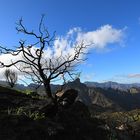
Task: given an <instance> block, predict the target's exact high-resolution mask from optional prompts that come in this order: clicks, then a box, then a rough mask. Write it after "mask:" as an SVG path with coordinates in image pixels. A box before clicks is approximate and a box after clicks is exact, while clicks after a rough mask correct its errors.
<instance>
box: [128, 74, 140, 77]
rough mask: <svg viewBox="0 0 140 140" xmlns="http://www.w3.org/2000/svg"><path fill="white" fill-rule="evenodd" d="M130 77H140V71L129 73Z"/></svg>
mask: <svg viewBox="0 0 140 140" xmlns="http://www.w3.org/2000/svg"><path fill="white" fill-rule="evenodd" d="M127 77H128V78H140V73H133V74H128V75H127Z"/></svg>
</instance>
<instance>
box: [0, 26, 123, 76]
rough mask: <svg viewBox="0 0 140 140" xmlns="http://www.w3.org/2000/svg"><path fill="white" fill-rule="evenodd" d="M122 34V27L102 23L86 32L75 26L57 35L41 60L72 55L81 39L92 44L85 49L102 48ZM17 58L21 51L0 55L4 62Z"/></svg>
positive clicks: (118, 41)
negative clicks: (64, 33) (15, 53)
mask: <svg viewBox="0 0 140 140" xmlns="http://www.w3.org/2000/svg"><path fill="white" fill-rule="evenodd" d="M123 36H124V29H116V28H113V27H112V26H111V25H104V26H101V27H100V28H98V29H97V30H92V31H88V32H85V31H83V30H82V29H81V28H76V27H75V28H73V29H70V30H69V31H68V32H67V34H66V35H65V36H58V37H57V39H56V40H55V41H54V45H53V47H51V48H50V47H49V48H47V49H46V50H45V52H44V59H43V60H42V62H44V61H46V60H48V59H52V61H54V62H55V61H56V60H57V59H58V58H59V57H60V56H61V55H62V56H63V57H64V58H65V56H67V55H68V54H69V55H70V56H71V57H73V56H74V52H75V50H74V46H75V45H76V44H77V43H79V42H81V41H83V42H84V43H85V45H90V44H92V45H90V46H89V47H88V48H87V50H89V49H104V48H106V47H107V45H108V44H113V43H118V44H120V43H121V42H122V40H123ZM36 49H37V47H33V48H32V52H33V53H35V50H36ZM80 57H82V56H80ZM19 59H23V55H22V54H21V53H20V54H19V55H18V56H16V57H15V56H12V55H10V54H2V55H0V61H1V62H4V63H5V64H9V63H10V62H11V60H12V61H13V62H14V61H16V60H19ZM31 59H32V58H31ZM63 60H64V59H62V61H63ZM13 68H14V67H13ZM3 72H4V69H2V70H0V75H2V73H3ZM19 74H20V73H19ZM20 75H21V74H20ZM1 77H3V76H1ZM87 78H88V76H87Z"/></svg>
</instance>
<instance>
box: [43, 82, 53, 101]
mask: <svg viewBox="0 0 140 140" xmlns="http://www.w3.org/2000/svg"><path fill="white" fill-rule="evenodd" d="M44 88H45V92H46V94H47V97H48V98H51V99H53V96H52V92H51V85H50V82H48V81H47V82H44Z"/></svg>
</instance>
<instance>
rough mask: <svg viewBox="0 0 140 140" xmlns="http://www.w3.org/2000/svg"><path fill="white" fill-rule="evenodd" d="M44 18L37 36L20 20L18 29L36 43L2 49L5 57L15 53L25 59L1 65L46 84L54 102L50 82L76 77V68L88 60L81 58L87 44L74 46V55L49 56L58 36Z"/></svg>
mask: <svg viewBox="0 0 140 140" xmlns="http://www.w3.org/2000/svg"><path fill="white" fill-rule="evenodd" d="M43 18H44V16H42V18H41V21H40V23H39V26H38V32H37V33H36V32H34V31H29V30H27V28H26V27H25V26H24V24H23V20H22V19H20V20H19V22H18V23H17V27H16V30H17V31H18V32H19V33H24V34H25V35H28V36H29V37H30V36H31V37H33V38H34V42H33V43H32V44H30V45H26V44H25V41H19V44H20V45H19V47H17V48H16V49H8V48H5V47H3V46H0V49H1V53H2V54H11V55H13V56H15V57H16V56H19V55H21V56H22V58H21V59H19V60H16V61H13V60H11V63H10V64H5V63H3V62H0V64H1V67H11V66H15V67H16V68H17V69H18V70H19V71H20V72H23V73H25V76H26V78H30V79H31V80H32V81H34V82H35V83H37V84H38V85H41V84H43V85H44V88H45V92H46V94H47V96H48V97H49V98H52V99H53V95H52V91H51V86H50V83H51V82H52V81H53V80H56V79H58V78H61V79H66V78H68V76H69V78H74V76H75V74H76V72H75V69H74V68H75V67H76V65H77V63H79V62H81V61H84V60H85V59H83V57H81V56H82V55H84V54H85V49H86V48H87V45H85V44H84V42H80V43H77V44H75V45H74V46H73V47H72V49H73V54H70V53H67V54H65V55H63V52H60V53H61V54H60V55H59V56H55V55H53V56H52V57H50V58H48V57H46V55H47V53H46V52H47V48H49V49H52V47H53V45H54V41H55V39H56V36H55V32H54V33H53V35H50V34H49V32H48V30H47V28H46V27H45V26H44V24H43ZM34 46H36V47H34ZM64 77H65V78H64Z"/></svg>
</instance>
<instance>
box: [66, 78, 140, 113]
mask: <svg viewBox="0 0 140 140" xmlns="http://www.w3.org/2000/svg"><path fill="white" fill-rule="evenodd" d="M70 88H73V89H76V90H78V93H79V95H78V98H77V100H80V101H82V102H83V103H85V104H86V105H89V106H96V107H97V106H98V107H101V108H103V109H106V110H111V111H120V110H132V109H135V108H139V107H140V92H139V91H140V90H138V89H137V94H134V93H133V92H132V90H125V91H124V90H119V89H113V88H99V87H88V86H86V85H85V84H83V83H81V82H80V79H76V80H75V81H73V82H69V83H68V84H66V85H65V87H64V89H70ZM134 89H135V88H133V90H134Z"/></svg>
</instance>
